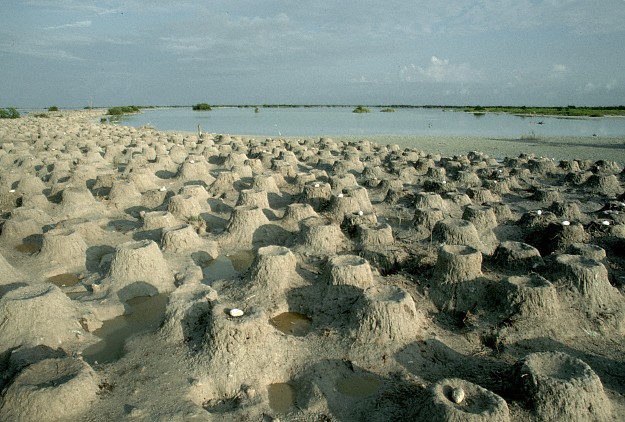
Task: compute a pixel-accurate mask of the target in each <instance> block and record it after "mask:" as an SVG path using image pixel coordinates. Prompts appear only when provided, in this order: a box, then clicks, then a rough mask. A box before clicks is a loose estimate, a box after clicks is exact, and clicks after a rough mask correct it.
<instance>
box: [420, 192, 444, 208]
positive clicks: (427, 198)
mask: <svg viewBox="0 0 625 422" xmlns="http://www.w3.org/2000/svg"><path fill="white" fill-rule="evenodd" d="M414 205H415V207H416V208H435V209H439V210H441V211H443V212H445V211H446V204H445V201H444V200H443V198H442V197H441V196H440V195H439V194H438V193H432V192H419V193H417V195H416V198H415V203H414Z"/></svg>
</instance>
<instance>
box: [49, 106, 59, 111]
mask: <svg viewBox="0 0 625 422" xmlns="http://www.w3.org/2000/svg"><path fill="white" fill-rule="evenodd" d="M48 111H59V108H58V107H57V106H50V107H48Z"/></svg>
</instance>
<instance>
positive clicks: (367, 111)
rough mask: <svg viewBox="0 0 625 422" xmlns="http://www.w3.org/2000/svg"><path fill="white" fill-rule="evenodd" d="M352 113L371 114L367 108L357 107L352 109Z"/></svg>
mask: <svg viewBox="0 0 625 422" xmlns="http://www.w3.org/2000/svg"><path fill="white" fill-rule="evenodd" d="M353 112H354V113H371V110H369V109H368V108H367V107H363V106H358V107H356V108H355V109H354V111H353Z"/></svg>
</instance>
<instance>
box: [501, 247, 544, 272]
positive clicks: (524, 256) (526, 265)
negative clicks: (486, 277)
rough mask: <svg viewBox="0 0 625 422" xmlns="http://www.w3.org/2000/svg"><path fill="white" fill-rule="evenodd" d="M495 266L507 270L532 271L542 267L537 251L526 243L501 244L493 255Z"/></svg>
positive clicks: (541, 260)
mask: <svg viewBox="0 0 625 422" xmlns="http://www.w3.org/2000/svg"><path fill="white" fill-rule="evenodd" d="M493 260H494V262H495V264H496V265H498V266H499V267H501V268H504V269H507V270H522V271H532V270H534V269H536V268H537V267H539V266H540V265H543V259H542V257H541V256H540V252H539V251H538V249H536V248H535V247H533V246H532V245H528V244H527V243H522V242H515V241H511V240H507V241H505V242H501V243H500V244H499V246H497V249H495V253H494V255H493Z"/></svg>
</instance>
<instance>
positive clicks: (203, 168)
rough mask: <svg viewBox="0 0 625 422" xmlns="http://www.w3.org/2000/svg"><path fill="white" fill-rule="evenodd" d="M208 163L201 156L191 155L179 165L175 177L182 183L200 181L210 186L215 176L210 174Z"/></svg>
mask: <svg viewBox="0 0 625 422" xmlns="http://www.w3.org/2000/svg"><path fill="white" fill-rule="evenodd" d="M210 170H211V168H210V164H208V162H207V161H206V158H204V157H203V156H201V155H200V156H196V155H192V156H189V158H188V159H187V160H186V161H185V162H184V163H182V164H181V165H180V168H179V169H178V174H177V175H176V177H177V179H178V180H180V181H181V182H184V183H189V182H192V183H198V182H199V183H202V184H204V185H206V186H210V185H211V184H213V182H215V178H214V177H213V176H212V175H211V174H210Z"/></svg>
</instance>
